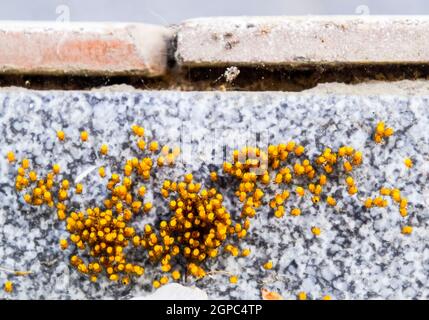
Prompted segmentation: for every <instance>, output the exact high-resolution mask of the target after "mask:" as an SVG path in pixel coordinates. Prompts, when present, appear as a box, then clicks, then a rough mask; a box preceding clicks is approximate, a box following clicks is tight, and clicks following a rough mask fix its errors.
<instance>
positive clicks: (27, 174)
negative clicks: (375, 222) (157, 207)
mask: <svg viewBox="0 0 429 320" xmlns="http://www.w3.org/2000/svg"><path fill="white" fill-rule="evenodd" d="M132 131H133V133H134V135H135V136H136V137H137V141H136V146H137V149H138V150H140V151H145V150H148V151H150V152H151V153H156V152H158V151H159V150H160V154H159V156H158V158H157V159H156V165H157V166H158V167H162V166H164V165H173V164H174V163H175V160H176V158H177V157H178V156H179V154H180V149H178V148H175V149H172V150H171V149H170V148H169V147H168V146H164V147H162V148H161V149H160V148H159V144H158V142H156V141H152V142H150V143H149V144H147V143H146V141H145V139H144V129H143V128H142V127H140V126H138V125H134V126H132ZM392 134H393V129H392V128H385V126H384V123H383V122H380V123H378V124H377V127H376V130H375V135H374V140H375V141H376V142H377V143H379V142H381V141H382V139H383V138H385V137H389V136H391V135H392ZM57 137H58V139H59V140H60V141H64V140H65V138H66V137H65V134H64V132H63V131H58V132H57ZM80 139H81V141H82V142H86V141H87V140H88V133H87V132H86V131H82V132H81V133H80ZM99 152H100V154H101V155H107V154H108V152H109V149H108V146H107V145H106V144H103V145H101V147H100V149H99ZM7 159H8V160H9V162H11V163H12V162H15V161H16V159H15V155H14V154H13V152H9V153H8V154H7ZM232 160H233V161H232V162H225V163H224V164H223V171H224V172H225V173H226V174H228V175H230V176H232V177H234V178H236V179H238V180H239V183H238V187H237V190H236V191H235V195H236V196H237V198H238V200H239V201H240V202H241V203H243V206H242V209H241V215H240V217H239V220H238V221H233V219H232V217H231V214H230V213H229V212H228V210H227V209H226V207H225V206H224V205H223V196H222V194H221V193H219V192H218V191H217V190H216V188H211V189H208V190H207V189H202V186H201V184H200V183H196V182H194V181H193V176H192V174H187V175H185V177H184V180H183V181H180V182H172V181H169V180H165V181H164V183H163V185H162V188H161V195H162V196H163V197H164V198H170V203H169V207H170V210H171V212H172V214H171V216H170V217H169V218H168V219H166V220H162V221H161V222H160V223H159V226H158V228H154V227H152V226H151V225H148V224H147V225H145V227H144V231H143V234H141V235H138V234H137V232H136V230H135V229H134V228H133V227H132V226H131V224H130V223H131V221H132V218H133V217H134V216H135V215H138V214H142V213H145V212H148V211H150V210H151V208H152V203H151V202H144V201H143V200H144V196H145V193H146V187H145V186H144V185H140V184H139V181H147V180H148V179H149V178H150V176H151V171H152V169H153V167H154V161H153V160H152V158H150V157H144V158H142V159H138V158H137V157H135V158H131V159H128V160H127V161H126V163H125V165H124V167H123V174H122V175H121V174H118V173H112V174H111V176H110V178H109V179H108V181H107V184H106V187H107V189H108V190H109V192H110V195H109V197H108V198H106V199H105V200H104V201H103V206H102V207H101V206H100V207H97V206H96V207H91V208H87V209H86V210H84V211H79V212H75V211H72V212H70V213H69V210H68V208H67V205H66V203H65V202H66V201H67V200H68V199H69V189H70V183H69V181H68V180H66V179H63V180H62V181H61V182H60V183H56V180H58V176H59V174H60V166H59V165H58V164H54V165H53V166H52V170H51V171H50V172H48V173H47V174H46V176H45V177H43V178H40V179H39V178H38V175H37V174H36V172H35V171H29V167H30V161H29V160H28V159H24V160H22V164H21V166H20V167H19V168H18V170H17V176H16V181H15V186H16V189H17V190H18V191H24V190H26V193H25V194H24V200H25V201H26V202H27V203H28V204H31V205H43V204H46V205H48V206H50V207H54V206H55V207H56V208H57V215H58V218H59V219H60V220H65V221H66V229H67V231H68V232H69V234H70V236H69V238H70V241H71V243H73V244H74V245H75V246H76V248H78V249H79V250H81V251H84V250H85V251H86V254H87V260H88V261H87V262H86V263H85V262H84V258H83V257H81V256H79V255H73V256H71V259H70V262H71V264H72V265H73V266H75V267H76V268H77V270H79V271H80V272H81V273H83V274H86V275H88V276H89V277H90V279H91V280H92V281H95V280H97V277H98V276H99V275H100V274H105V275H107V276H108V278H109V279H110V280H112V281H117V280H121V281H122V283H124V284H128V283H129V282H130V279H131V277H132V276H141V275H142V274H143V273H144V269H143V267H142V266H140V265H138V264H133V263H132V262H130V261H128V258H127V251H128V250H129V249H130V247H131V244H132V245H133V246H134V247H143V248H145V249H146V251H147V253H148V257H149V259H150V260H151V261H152V262H154V263H159V264H160V266H161V270H162V271H163V272H165V273H170V274H171V278H172V279H173V280H178V279H180V278H181V276H182V273H181V271H184V270H179V269H177V268H174V266H175V265H177V264H178V263H180V262H181V261H185V264H186V272H187V274H190V275H192V276H194V277H197V278H200V277H204V276H205V275H206V271H205V269H204V267H203V263H204V262H205V261H206V260H207V259H208V258H215V257H217V256H218V255H219V254H220V251H221V250H223V251H224V252H228V253H229V254H231V255H233V256H238V255H239V254H240V250H239V248H238V247H237V246H235V245H233V243H232V242H233V240H234V239H242V238H244V237H245V236H246V235H247V232H248V230H249V228H250V221H251V218H253V217H254V216H255V215H256V209H258V208H259V207H261V206H262V205H263V204H264V203H265V202H264V200H263V197H264V195H265V194H266V193H268V192H267V190H266V189H268V187H270V186H271V187H272V186H275V187H276V190H277V191H276V192H275V193H274V195H273V197H272V198H271V199H270V200H269V201H268V204H269V206H270V207H271V208H272V209H273V211H274V216H275V217H277V218H281V217H283V216H284V214H285V213H286V208H285V203H286V202H287V201H288V200H289V199H290V197H291V193H293V194H294V195H295V196H296V197H297V198H298V199H304V198H305V197H306V195H307V194H309V197H310V198H311V201H312V202H313V203H314V204H316V203H318V202H319V201H321V200H322V199H323V200H324V201H325V202H326V203H327V204H328V205H329V206H332V207H334V206H336V205H337V201H336V199H335V198H334V197H333V196H332V195H325V194H324V192H323V191H324V188H325V186H326V184H327V183H328V180H329V177H330V176H331V175H332V174H334V173H345V174H346V177H345V183H346V186H347V191H348V193H349V194H350V195H355V194H356V193H357V192H358V188H357V186H356V184H355V181H354V179H353V177H352V176H351V175H350V174H351V172H352V171H353V169H354V168H355V167H357V166H359V165H360V164H361V163H362V153H361V152H359V151H357V150H354V149H353V148H352V147H350V146H343V147H340V148H339V149H338V150H337V151H336V152H334V151H333V150H332V149H330V148H326V149H325V150H323V152H322V153H321V154H320V155H318V156H317V157H316V158H315V159H314V160H310V159H309V158H307V157H306V156H305V148H304V146H302V145H298V144H296V143H295V142H294V141H290V142H288V143H284V144H283V143H281V144H278V145H270V146H268V148H267V150H266V151H265V150H261V149H259V148H256V147H244V148H242V149H241V150H234V151H233V153H232ZM404 163H405V165H406V166H407V167H408V168H411V167H412V165H413V164H412V161H411V159H408V158H407V159H405V161H404ZM99 175H100V177H101V178H105V177H106V172H105V168H104V167H100V168H99ZM210 178H211V180H212V181H213V182H216V181H217V180H218V174H217V173H216V172H211V173H210ZM56 184H58V185H59V186H58V187H56ZM55 187H56V188H55ZM288 189H289V190H288ZM82 192H83V185H82V184H76V186H75V194H81V193H82ZM380 195H381V196H379V197H376V198H374V199H371V198H368V199H366V200H365V201H364V206H365V207H366V208H372V207H374V206H377V207H386V206H387V200H386V199H385V198H383V196H384V197H385V196H390V197H391V199H392V200H393V201H394V202H395V203H397V204H398V205H399V210H400V214H401V215H402V216H403V217H405V216H407V199H406V198H404V197H402V196H401V193H400V191H399V190H398V189H387V188H382V189H381V190H380ZM289 212H290V215H292V216H299V215H301V213H302V212H301V209H300V208H298V207H292V208H291V209H290V211H289ZM311 232H312V233H313V235H314V236H319V235H320V234H321V232H322V231H321V229H320V228H319V227H317V226H313V227H312V228H311ZM411 232H412V227H410V226H404V227H403V228H402V233H404V234H409V233H411ZM68 246H69V241H68V240H66V239H61V240H60V247H61V248H62V249H64V250H65V249H67V248H68ZM249 254H250V250H249V249H243V250H242V251H241V256H248V255H249ZM263 267H264V268H265V269H266V270H270V269H272V268H273V263H272V261H268V262H267V263H265V264H264V265H263ZM173 269H174V270H173ZM168 281H169V277H168V276H167V275H163V276H162V277H160V278H159V279H156V280H154V281H153V286H154V287H156V288H157V287H159V286H161V285H163V284H166V283H167V282H168ZM237 281H238V277H237V276H235V275H233V276H231V277H230V282H231V283H237ZM9 287H10V291H11V290H12V289H11V288H12V287H11V286H9V285H8V288H9ZM5 290H6V287H5ZM8 290H9V289H8ZM298 298H299V299H306V295H305V293H304V292H301V293H299V294H298Z"/></svg>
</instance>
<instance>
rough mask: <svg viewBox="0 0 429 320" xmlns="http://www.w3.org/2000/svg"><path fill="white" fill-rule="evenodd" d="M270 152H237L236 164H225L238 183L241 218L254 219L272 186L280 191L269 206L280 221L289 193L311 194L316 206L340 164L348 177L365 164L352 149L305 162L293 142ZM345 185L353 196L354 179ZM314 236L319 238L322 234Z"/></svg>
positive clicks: (249, 149) (296, 212)
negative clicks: (241, 206)
mask: <svg viewBox="0 0 429 320" xmlns="http://www.w3.org/2000/svg"><path fill="white" fill-rule="evenodd" d="M267 151H268V152H264V151H263V150H261V149H259V148H253V147H245V148H243V149H241V150H234V151H233V159H232V160H233V161H232V162H225V163H224V164H223V171H224V172H225V173H227V174H229V175H231V176H233V177H235V178H237V179H238V180H239V185H238V189H237V190H236V192H235V195H236V196H237V197H238V199H239V201H241V202H242V203H243V208H242V212H241V216H242V217H250V218H252V217H254V216H255V209H256V208H258V207H260V206H261V204H262V198H263V196H264V193H265V192H264V191H263V189H264V188H266V187H267V186H268V185H270V183H273V184H274V185H276V186H277V188H278V189H280V191H278V192H276V193H275V194H274V197H273V198H272V199H271V200H270V201H269V206H270V207H271V208H272V209H273V211H274V216H275V217H277V218H281V217H283V216H284V214H285V213H286V209H285V203H286V201H287V200H288V199H289V198H290V196H291V191H290V190H288V189H292V190H294V193H295V195H296V197H298V198H304V197H305V195H306V193H307V191H306V190H308V193H309V194H310V197H311V201H312V202H313V203H315V204H316V203H318V202H319V201H320V200H321V196H322V194H323V189H324V187H325V185H326V184H327V182H328V176H329V175H331V174H333V173H334V171H335V169H336V168H337V167H338V164H339V163H340V162H341V163H342V168H343V170H344V172H346V173H350V172H351V171H352V170H353V168H354V167H355V166H359V165H360V164H361V163H362V153H361V152H359V151H356V150H354V149H353V148H352V147H350V146H344V147H341V148H339V150H338V152H333V151H332V149H330V148H326V149H325V150H324V151H323V152H322V154H320V155H319V156H317V157H316V159H315V160H314V161H311V160H310V159H308V158H306V157H305V154H304V153H305V148H304V147H303V146H302V145H298V144H296V143H295V142H294V141H290V142H288V143H285V144H283V143H281V144H278V145H270V146H269V147H268V150H267ZM288 163H289V166H288ZM346 183H347V185H348V192H349V194H350V195H353V194H355V193H357V191H358V190H357V187H356V185H355V184H354V180H353V178H352V177H351V176H348V177H347V178H346ZM293 186H295V187H293ZM325 199H326V202H327V204H328V205H330V206H335V205H336V204H337V201H336V200H335V198H333V197H332V196H331V195H328V196H326V198H325ZM290 214H291V215H292V216H299V215H300V214H301V209H300V208H297V207H293V208H291V210H290ZM315 230H316V229H315ZM317 230H319V231H320V229H317ZM313 234H315V235H319V234H320V232H313Z"/></svg>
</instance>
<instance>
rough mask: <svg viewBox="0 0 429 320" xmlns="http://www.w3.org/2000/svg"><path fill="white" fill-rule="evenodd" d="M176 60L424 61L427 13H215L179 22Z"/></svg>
mask: <svg viewBox="0 0 429 320" xmlns="http://www.w3.org/2000/svg"><path fill="white" fill-rule="evenodd" d="M176 59H177V61H178V63H179V64H180V65H182V66H194V67H195V66H225V65H237V66H252V65H253V66H256V65H261V64H262V65H274V66H276V65H290V66H299V65H311V64H328V65H329V64H334V65H335V64H342V65H343V64H404V63H428V62H429V17H423V16H406V17H401V16H302V17H239V18H234V17H228V18H227V17H220V18H202V19H193V20H188V21H185V22H183V23H182V24H181V25H180V28H179V31H178V33H177V51H176Z"/></svg>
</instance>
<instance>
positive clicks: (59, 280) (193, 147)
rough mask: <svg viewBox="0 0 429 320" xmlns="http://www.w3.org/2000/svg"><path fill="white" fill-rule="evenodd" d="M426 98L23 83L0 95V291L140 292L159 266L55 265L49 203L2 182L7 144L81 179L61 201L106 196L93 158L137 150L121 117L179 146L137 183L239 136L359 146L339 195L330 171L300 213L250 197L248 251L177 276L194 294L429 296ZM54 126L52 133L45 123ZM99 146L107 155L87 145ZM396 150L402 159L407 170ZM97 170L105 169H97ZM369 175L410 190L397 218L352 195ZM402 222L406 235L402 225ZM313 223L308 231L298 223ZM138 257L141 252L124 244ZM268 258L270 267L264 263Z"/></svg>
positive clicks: (176, 173) (180, 169)
mask: <svg viewBox="0 0 429 320" xmlns="http://www.w3.org/2000/svg"><path fill="white" fill-rule="evenodd" d="M428 105H429V95H428V94H425V93H419V94H414V95H410V94H406V93H403V92H400V93H399V94H395V91H392V92H391V93H390V94H389V93H386V92H385V93H370V94H365V92H363V93H362V92H361V93H360V94H356V93H354V92H348V93H347V94H341V90H339V92H334V93H329V92H320V91H308V92H303V93H280V92H279V93H270V92H267V93H248V92H247V93H245V92H231V93H221V92H174V91H159V92H156V91H133V90H116V91H86V92H76V91H74V92H73V91H69V92H65V91H46V92H37V91H26V90H17V89H8V90H2V91H1V92H0V146H1V147H0V151H1V152H0V153H1V157H0V266H3V267H7V268H11V269H17V270H31V271H32V272H33V273H32V274H31V275H29V276H26V277H16V276H12V275H10V274H9V275H7V274H6V273H4V272H2V271H0V283H1V284H2V283H3V282H4V281H5V280H6V278H8V279H10V280H13V281H14V283H15V291H14V292H13V293H12V294H10V295H7V294H6V293H4V292H0V298H7V297H9V298H19V299H27V298H32V299H47V298H53V299H69V298H72V299H76V298H85V299H102V298H130V297H133V296H143V295H146V294H149V293H150V292H152V291H153V289H152V288H151V284H150V283H151V281H152V279H153V277H154V276H155V275H157V274H158V271H156V270H154V268H151V267H150V266H148V265H147V266H146V270H147V275H146V276H145V277H143V278H140V279H138V280H136V281H135V282H133V283H132V284H131V285H130V286H127V287H124V286H122V285H119V284H114V283H113V284H112V283H110V282H108V281H107V280H105V279H101V280H100V281H99V282H97V283H91V282H90V281H89V280H88V279H86V278H85V277H83V276H81V275H80V274H79V273H78V272H77V271H76V270H74V269H73V268H72V267H71V266H70V265H69V264H68V258H69V256H70V255H71V254H72V253H73V250H72V249H68V250H66V251H61V250H60V248H59V246H58V241H59V239H60V238H62V237H65V236H66V235H67V233H66V232H65V230H64V225H63V223H62V222H59V221H58V220H57V218H56V214H55V212H54V211H52V210H50V209H47V208H44V207H43V208H39V207H30V206H29V205H27V204H25V203H24V202H23V200H22V195H20V194H18V193H17V192H16V191H15V190H14V183H13V181H14V174H15V168H14V166H10V165H9V164H8V163H7V161H6V159H5V155H6V152H7V151H9V150H14V151H15V152H16V155H17V158H22V157H24V156H25V157H28V158H30V159H31V161H32V163H33V164H34V165H35V167H36V169H37V171H39V172H45V171H44V170H46V168H47V167H48V166H50V165H51V164H52V163H54V162H58V163H60V165H61V167H62V168H63V171H64V172H65V173H66V174H65V176H66V177H69V178H70V179H72V178H73V177H76V176H80V179H82V183H83V184H84V188H85V192H84V195H83V196H82V197H81V198H78V197H76V198H73V203H74V206H75V207H77V208H82V209H83V208H85V206H86V205H88V203H91V201H93V199H102V196H103V194H105V193H106V192H105V189H104V187H103V184H102V181H101V178H99V177H98V174H97V170H95V169H94V168H96V167H97V166H100V165H105V166H106V168H109V167H110V166H117V165H118V164H119V165H121V164H123V160H124V159H126V158H127V157H129V156H131V155H134V154H136V149H135V144H134V143H129V141H132V140H133V139H134V138H133V137H132V136H131V134H130V126H131V125H132V124H134V123H137V124H140V125H142V126H143V127H144V128H145V129H146V133H147V135H148V136H149V137H154V138H155V139H157V140H158V141H160V143H161V144H165V143H166V144H169V145H171V146H181V147H182V149H183V155H182V158H181V161H180V163H178V164H177V166H176V167H175V168H163V169H160V170H158V171H157V173H156V176H157V178H156V180H154V179H152V180H151V182H150V184H152V185H154V186H157V187H159V183H160V181H162V180H163V179H164V178H172V179H174V178H178V177H180V176H181V175H182V174H183V173H184V172H188V171H193V172H194V173H195V176H196V178H197V179H200V180H204V179H205V180H204V181H207V175H208V172H209V171H210V170H211V169H213V168H216V167H217V166H219V165H220V164H221V162H222V159H223V155H224V153H226V154H228V153H229V151H230V149H231V148H233V147H236V146H243V145H244V144H246V143H249V142H250V143H252V142H253V143H255V141H257V143H258V144H259V145H261V146H264V145H265V144H267V143H279V142H282V141H288V140H290V139H294V140H296V141H300V142H301V143H303V144H304V145H305V146H306V148H307V149H308V150H309V154H310V155H311V156H313V155H315V154H316V153H317V152H318V151H320V150H321V149H322V148H323V147H325V146H331V147H332V148H338V147H339V146H341V145H343V144H348V145H352V146H353V147H355V148H356V149H360V150H362V152H363V155H364V163H363V165H362V166H361V167H359V168H358V169H356V171H355V172H354V177H355V181H356V184H357V185H358V187H359V194H358V196H353V197H350V196H348V194H347V191H346V188H345V187H344V183H342V182H341V181H339V182H334V183H333V184H332V187H331V192H332V193H334V194H335V195H336V197H337V199H338V202H339V204H338V207H337V208H330V207H327V206H326V205H325V204H324V203H322V202H321V203H319V204H318V205H316V206H315V205H313V204H312V203H311V201H310V200H309V199H307V200H305V201H303V202H302V203H300V207H301V208H302V210H303V214H302V215H301V216H299V217H291V216H289V215H286V216H285V217H283V218H282V219H277V218H275V217H273V214H272V212H271V211H270V210H269V209H268V208H267V207H264V208H261V209H260V210H259V211H258V214H257V216H256V218H255V219H253V222H252V226H251V229H250V232H249V235H248V237H247V238H246V239H245V240H244V241H243V243H242V244H241V246H242V247H249V248H251V250H252V254H251V255H250V256H249V257H247V258H234V257H231V256H222V257H221V258H219V259H217V260H216V261H215V262H213V263H210V264H209V265H208V266H207V267H208V269H209V270H221V271H227V272H230V273H233V274H238V275H239V276H240V277H239V282H238V284H236V285H233V284H230V283H229V281H228V276H226V275H224V274H222V273H217V274H216V273H215V274H214V275H212V276H208V277H206V278H204V279H202V280H199V281H195V280H194V279H188V280H182V282H181V283H184V284H186V285H190V286H192V285H195V286H197V287H199V288H201V289H203V290H204V291H206V292H207V294H208V296H209V298H233V299H239V298H247V299H258V298H259V297H260V289H261V288H262V287H264V288H268V289H270V290H276V291H278V292H279V293H281V294H282V295H283V296H284V297H285V298H295V296H296V294H297V293H298V292H299V291H306V292H307V294H308V295H309V297H310V298H316V299H318V298H321V297H322V296H323V295H325V294H329V295H331V296H332V297H333V298H336V299H367V298H389V299H392V298H405V299H411V298H420V299H424V298H426V299H427V298H429V281H428V276H429V245H428V240H429V232H428V231H429V230H428V223H429V210H428V201H429V200H428V196H429V187H428V182H429V173H428V171H429V133H428V131H427V128H428V127H429V112H428ZM379 120H384V121H385V122H386V123H387V124H388V125H389V126H392V127H393V128H394V129H395V131H396V133H395V135H394V136H393V137H391V138H390V139H389V140H388V141H387V143H385V144H383V145H376V144H375V143H374V142H373V141H372V140H371V133H372V130H373V129H374V126H375V124H376V122H377V121H379ZM59 129H62V130H64V131H65V133H66V137H67V138H66V141H65V142H64V143H59V142H58V141H57V139H56V136H55V132H56V130H59ZM81 129H86V130H88V131H89V134H90V138H89V141H88V142H87V143H86V144H81V143H80V142H79V130H81ZM104 142H105V143H108V144H109V148H110V154H109V157H108V158H107V159H106V158H100V157H99V156H98V154H97V152H96V150H98V148H99V146H100V145H101V143H104ZM405 157H411V158H412V159H413V160H414V163H415V166H414V168H412V169H411V170H407V169H406V168H405V166H404V164H403V159H404V158H405ZM108 173H109V171H108ZM381 186H387V187H393V186H396V187H397V188H399V189H401V191H402V193H403V194H404V195H405V196H406V197H407V198H408V199H409V202H410V206H409V216H408V217H406V218H402V217H401V216H400V215H399V212H398V208H397V207H396V206H395V205H391V204H389V206H388V207H387V208H377V209H373V210H371V211H367V210H365V209H363V208H362V203H361V199H362V198H364V197H366V196H374V195H376V194H377V190H378V189H379V188H380V187H381ZM221 189H222V191H223V192H224V194H225V198H226V199H227V201H226V204H227V207H228V208H229V209H230V210H231V212H232V213H233V214H235V213H237V212H238V211H239V207H238V205H237V203H236V201H235V200H230V199H232V198H233V188H232V187H231V185H228V184H227V185H224V186H222V188H221ZM151 198H152V199H153V201H154V205H155V209H154V210H153V211H152V212H151V213H150V214H148V215H146V216H140V217H138V218H136V220H135V225H136V227H137V228H140V227H141V226H142V225H143V224H144V223H148V222H154V221H156V220H157V219H160V218H161V217H166V216H168V214H169V212H168V209H167V206H166V204H167V203H166V201H165V200H164V199H162V198H161V197H160V196H159V195H158V194H157V193H151V192H149V195H148V199H151ZM405 224H410V225H412V226H413V227H414V230H413V233H412V234H411V235H409V236H404V235H402V234H401V226H403V225H405ZM314 225H317V226H319V227H320V228H321V229H322V234H321V236H320V237H318V238H314V237H313V236H312V234H311V231H310V228H311V227H312V226H314ZM136 259H137V260H139V261H144V258H143V255H137V257H136ZM269 259H271V260H272V261H273V262H274V268H273V270H271V271H266V270H264V269H263V268H262V265H263V263H265V262H266V261H267V260H269Z"/></svg>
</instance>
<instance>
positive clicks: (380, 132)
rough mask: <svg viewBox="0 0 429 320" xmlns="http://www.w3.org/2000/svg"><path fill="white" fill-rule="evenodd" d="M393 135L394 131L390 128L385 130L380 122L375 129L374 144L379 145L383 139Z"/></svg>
mask: <svg viewBox="0 0 429 320" xmlns="http://www.w3.org/2000/svg"><path fill="white" fill-rule="evenodd" d="M393 133H394V130H393V129H392V128H390V127H389V128H386V127H385V124H384V122H383V121H380V122H379V123H377V126H376V127H375V133H374V141H375V142H376V143H381V142H382V141H383V139H384V138H388V137H390V136H391V135H393Z"/></svg>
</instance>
